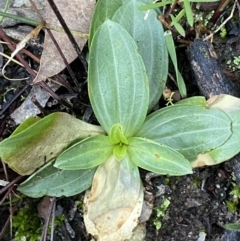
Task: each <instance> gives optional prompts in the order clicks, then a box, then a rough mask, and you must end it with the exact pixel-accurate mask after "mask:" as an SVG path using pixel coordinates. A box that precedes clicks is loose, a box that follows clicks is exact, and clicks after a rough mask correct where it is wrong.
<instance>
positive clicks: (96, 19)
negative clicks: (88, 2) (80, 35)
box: [88, 0, 123, 47]
mask: <svg viewBox="0 0 240 241" xmlns="http://www.w3.org/2000/svg"><path fill="white" fill-rule="evenodd" d="M122 4H123V0H114V1H112V0H99V1H97V4H96V6H95V9H94V13H93V17H92V21H91V26H90V36H89V41H88V42H89V47H90V46H91V44H92V39H93V36H94V34H95V33H96V31H97V29H98V28H99V27H100V26H101V25H102V24H103V23H104V21H105V20H106V19H111V18H112V16H113V15H114V13H115V12H116V11H117V9H118V8H119V7H121V6H122Z"/></svg>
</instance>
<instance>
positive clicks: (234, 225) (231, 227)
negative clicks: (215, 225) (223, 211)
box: [224, 223, 240, 232]
mask: <svg viewBox="0 0 240 241" xmlns="http://www.w3.org/2000/svg"><path fill="white" fill-rule="evenodd" d="M224 227H225V228H226V229H229V230H232V231H237V232H240V223H226V224H225V225H224Z"/></svg>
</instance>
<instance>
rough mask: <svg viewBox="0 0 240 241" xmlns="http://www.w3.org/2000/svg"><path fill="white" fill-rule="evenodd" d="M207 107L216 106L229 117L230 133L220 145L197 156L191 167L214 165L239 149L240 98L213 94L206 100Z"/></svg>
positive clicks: (227, 158) (212, 107) (231, 155)
mask: <svg viewBox="0 0 240 241" xmlns="http://www.w3.org/2000/svg"><path fill="white" fill-rule="evenodd" d="M207 102H208V107H209V108H211V109H214V108H217V109H220V110H221V111H223V112H224V113H226V115H227V116H228V117H229V118H230V119H231V123H232V128H231V130H232V135H231V137H230V138H228V139H227V141H226V142H224V143H223V144H222V145H220V146H219V147H217V148H214V149H213V150H210V151H209V152H207V153H205V154H204V155H199V156H198V158H197V159H196V160H195V161H193V162H192V163H191V164H192V166H193V167H196V166H203V165H214V164H218V163H221V162H223V161H226V160H229V159H230V158H232V157H233V156H235V155H236V154H238V153H239V151H240V141H239V137H240V99H239V98H236V97H234V96H230V95H219V96H213V97H211V98H210V99H209V100H208V101H207Z"/></svg>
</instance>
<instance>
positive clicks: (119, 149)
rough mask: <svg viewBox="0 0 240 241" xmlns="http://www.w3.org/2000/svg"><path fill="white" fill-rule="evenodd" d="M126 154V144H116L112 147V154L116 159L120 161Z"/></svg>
mask: <svg viewBox="0 0 240 241" xmlns="http://www.w3.org/2000/svg"><path fill="white" fill-rule="evenodd" d="M126 154H127V146H126V145H124V144H123V145H120V144H119V145H116V146H114V148H113V155H114V156H115V157H116V159H117V160H118V161H121V160H122V159H123V158H124V157H125V156H126Z"/></svg>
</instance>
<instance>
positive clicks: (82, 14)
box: [33, 0, 95, 83]
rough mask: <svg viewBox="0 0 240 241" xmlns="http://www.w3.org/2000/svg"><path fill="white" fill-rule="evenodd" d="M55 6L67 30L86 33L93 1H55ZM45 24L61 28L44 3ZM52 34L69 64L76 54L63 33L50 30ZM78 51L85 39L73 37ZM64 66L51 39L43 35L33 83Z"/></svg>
mask: <svg viewBox="0 0 240 241" xmlns="http://www.w3.org/2000/svg"><path fill="white" fill-rule="evenodd" d="M55 4H56V5H57V7H58V9H59V11H60V13H61V15H62V17H63V19H64V20H65V22H66V24H67V26H68V27H69V29H73V30H75V31H79V32H83V33H88V31H89V25H90V20H91V17H92V13H93V9H94V6H95V0H72V1H69V2H67V3H66V1H65V0H56V1H55ZM46 22H47V24H48V25H55V26H59V27H61V25H60V23H59V22H58V20H57V17H56V16H55V14H54V12H53V11H52V9H51V7H50V5H49V4H48V2H47V1H46ZM52 34H53V36H54V38H55V39H56V41H57V43H58V45H59V46H60V47H61V50H62V52H63V54H64V56H65V58H66V59H67V61H68V63H71V62H72V61H73V60H74V59H75V58H76V57H77V53H76V51H75V50H74V48H73V46H72V44H71V42H70V41H69V39H68V37H67V35H66V34H65V33H63V32H57V31H53V30H52ZM74 38H75V40H76V42H77V43H78V45H79V47H80V49H82V48H83V46H84V44H85V43H86V41H87V40H86V39H83V38H81V37H79V36H74ZM65 67H66V66H65V64H64V62H63V60H62V57H61V56H60V54H59V52H58V50H57V48H56V47H55V45H54V43H53V42H52V39H51V38H50V36H49V35H48V33H47V31H46V33H45V40H44V50H43V53H42V57H41V61H40V69H39V71H38V74H37V76H36V78H35V79H34V80H33V83H37V82H40V81H42V80H45V79H46V78H48V77H51V76H53V75H56V74H58V73H59V72H60V71H62V70H63V69H64V68H65Z"/></svg>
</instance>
